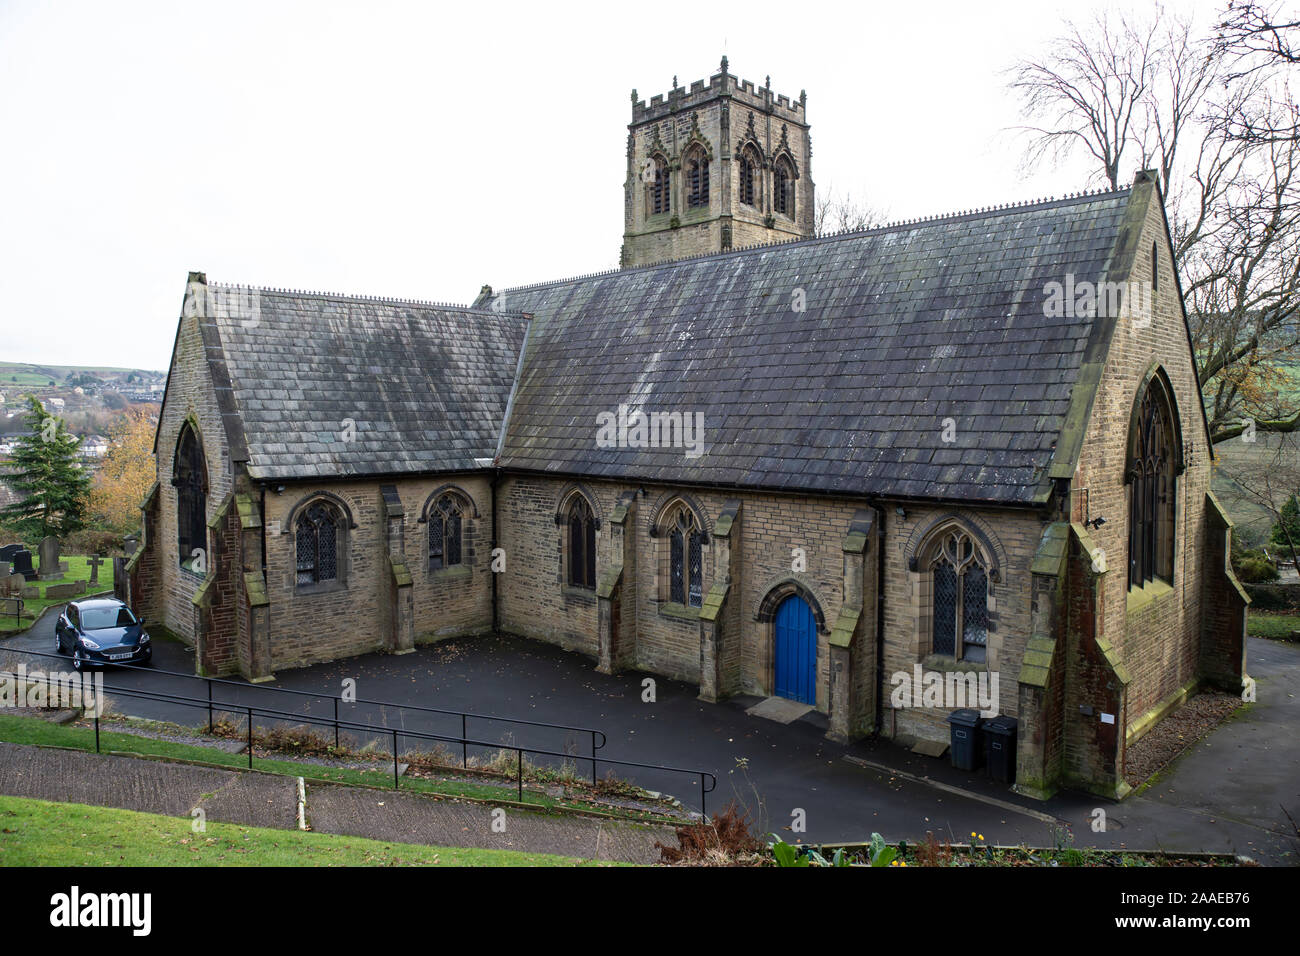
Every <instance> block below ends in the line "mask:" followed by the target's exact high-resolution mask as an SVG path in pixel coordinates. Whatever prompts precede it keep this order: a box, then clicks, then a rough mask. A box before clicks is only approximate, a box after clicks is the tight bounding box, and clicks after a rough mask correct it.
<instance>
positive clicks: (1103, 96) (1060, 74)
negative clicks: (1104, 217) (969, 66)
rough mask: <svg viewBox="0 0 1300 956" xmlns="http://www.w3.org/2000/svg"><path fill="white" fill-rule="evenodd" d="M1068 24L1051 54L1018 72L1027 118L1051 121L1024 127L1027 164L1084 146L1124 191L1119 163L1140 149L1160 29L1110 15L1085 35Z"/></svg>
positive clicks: (1027, 62)
mask: <svg viewBox="0 0 1300 956" xmlns="http://www.w3.org/2000/svg"><path fill="white" fill-rule="evenodd" d="M1065 27H1066V30H1065V33H1064V34H1063V35H1062V36H1060V37H1058V38H1057V39H1056V41H1054V42H1053V43H1052V48H1051V52H1050V53H1049V54H1048V55H1047V56H1045V57H1043V58H1041V59H1034V60H1024V61H1022V62H1020V63H1019V64H1017V65H1016V66H1015V67H1014V68H1013V71H1012V72H1013V76H1012V80H1011V88H1012V89H1013V90H1014V91H1016V92H1017V93H1019V94H1020V96H1021V98H1022V101H1023V108H1024V113H1025V115H1026V117H1030V118H1034V119H1039V120H1047V119H1050V120H1051V121H1052V122H1051V124H1050V125H1043V124H1041V123H1040V124H1030V125H1026V126H1023V127H1021V132H1023V133H1025V134H1027V135H1028V137H1029V144H1028V148H1027V150H1026V155H1025V162H1026V164H1027V165H1037V164H1038V163H1039V162H1042V161H1044V160H1049V161H1053V162H1054V161H1058V160H1060V159H1061V158H1063V157H1064V156H1065V155H1067V154H1069V153H1071V152H1073V151H1074V150H1076V149H1083V150H1085V151H1086V152H1088V153H1089V154H1091V156H1092V157H1093V159H1094V160H1095V161H1096V162H1097V165H1098V167H1099V168H1100V171H1101V175H1102V176H1103V177H1104V178H1105V179H1106V181H1107V182H1109V183H1110V186H1111V188H1112V189H1118V188H1119V177H1120V167H1121V163H1122V161H1123V158H1124V154H1125V152H1126V151H1128V150H1129V148H1130V147H1131V146H1135V142H1134V141H1135V126H1136V124H1137V123H1139V122H1141V120H1142V117H1143V114H1144V112H1145V110H1146V103H1147V91H1148V89H1149V88H1150V86H1151V84H1152V82H1153V68H1154V57H1155V51H1156V47H1157V36H1156V29H1155V27H1154V25H1152V26H1148V27H1142V26H1135V25H1134V24H1133V23H1132V22H1131V21H1130V20H1129V19H1128V18H1127V17H1124V16H1121V15H1116V14H1111V13H1099V14H1098V15H1097V17H1096V18H1095V20H1094V21H1093V23H1092V25H1091V27H1090V28H1088V29H1086V30H1085V29H1081V28H1080V27H1078V26H1076V25H1075V24H1073V23H1070V22H1068V21H1067V23H1066V24H1065Z"/></svg>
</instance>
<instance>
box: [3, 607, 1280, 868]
mask: <svg viewBox="0 0 1300 956" xmlns="http://www.w3.org/2000/svg"><path fill="white" fill-rule="evenodd" d="M53 620H54V616H53V615H46V617H44V618H43V619H42V620H41V621H39V622H38V623H37V625H36V626H35V627H33V628H32V630H30V631H28V632H27V633H26V634H23V635H19V636H17V637H14V638H11V639H9V640H7V641H4V642H3V643H0V650H3V651H18V650H21V649H30V650H37V651H46V652H48V651H50V650H51V649H52V648H53V643H54V637H53ZM1248 654H1249V670H1250V673H1251V674H1252V676H1254V677H1255V679H1256V680H1257V681H1258V682H1259V691H1258V697H1259V699H1258V703H1256V704H1254V705H1251V706H1249V707H1247V708H1244V709H1243V711H1240V712H1239V713H1238V715H1237V716H1236V717H1235V718H1233V719H1232V720H1230V721H1229V722H1228V723H1227V724H1226V725H1224V726H1223V727H1221V728H1220V729H1219V730H1218V731H1216V732H1215V733H1213V734H1211V735H1210V736H1209V737H1208V738H1206V739H1205V740H1203V741H1201V742H1200V743H1198V744H1197V745H1195V746H1194V747H1193V748H1191V750H1189V751H1188V752H1187V753H1185V754H1184V755H1183V757H1181V758H1180V759H1179V760H1178V761H1177V762H1176V764H1175V765H1174V766H1173V767H1172V768H1171V769H1167V770H1166V772H1165V774H1164V775H1163V776H1162V778H1161V779H1160V780H1159V781H1158V783H1157V784H1156V785H1155V786H1153V787H1152V788H1150V789H1149V790H1148V791H1147V792H1145V793H1143V794H1142V795H1140V796H1138V797H1131V798H1129V799H1128V800H1126V801H1125V802H1123V803H1121V804H1113V803H1108V802H1105V801H1099V800H1098V799H1097V798H1095V797H1089V796H1086V795H1079V794H1069V793H1067V794H1063V795H1058V796H1057V797H1055V798H1053V799H1052V800H1050V801H1047V802H1046V803H1040V802H1037V801H1033V800H1029V799H1026V798H1022V797H1020V796H1019V795H1017V794H1015V793H1013V792H1011V791H1010V790H1009V789H1008V788H1007V787H1006V786H1004V785H1001V784H995V783H993V782H992V781H990V780H988V779H987V778H986V777H983V776H980V775H973V774H968V773H963V772H961V771H956V770H954V769H953V768H952V767H951V766H950V765H949V764H948V763H946V762H945V761H940V760H934V759H931V758H926V757H920V756H916V755H913V754H911V753H910V752H908V751H904V750H902V749H901V748H899V747H896V746H894V745H893V744H892V743H890V742H888V741H884V740H878V741H872V740H868V741H863V742H860V743H857V744H854V745H851V746H849V747H844V746H840V745H837V744H833V743H830V742H829V741H827V740H826V739H825V738H824V737H823V736H822V735H823V733H824V731H825V722H824V718H821V717H820V716H819V715H816V714H810V715H808V716H807V717H804V718H800V719H798V720H796V721H794V722H793V723H791V724H788V725H787V724H780V723H776V722H774V721H770V720H765V719H762V718H759V717H754V716H750V715H748V714H746V713H745V708H746V707H748V706H750V705H752V704H753V703H755V702H756V699H755V698H734V699H731V700H728V701H725V702H723V703H720V704H707V703H703V702H701V701H699V700H698V699H697V698H696V694H697V691H696V689H695V688H694V687H693V686H690V685H687V684H682V683H679V682H676V681H670V680H667V679H665V678H662V677H654V678H652V679H653V680H654V687H655V694H654V700H653V701H652V702H646V701H644V700H643V684H642V681H643V680H644V679H646V678H647V677H649V676H650V675H646V674H641V673H637V672H626V673H623V674H618V675H613V676H610V675H604V674H600V673H597V672H596V670H595V669H594V666H593V664H592V662H591V661H590V660H589V659H587V658H585V657H582V656H581V655H577V654H571V653H567V652H565V651H562V650H560V649H559V648H556V647H553V646H551V645H548V644H543V643H539V642H535V641H528V640H523V639H520V638H514V637H509V636H495V637H482V638H473V639H464V640H452V641H444V642H442V643H439V644H434V645H428V646H423V647H421V648H419V649H417V651H416V652H415V653H413V654H409V655H405V656H401V657H393V656H389V655H382V654H372V655H366V656H363V657H359V658H353V659H349V660H345V661H339V662H334V663H329V664H320V665H315V666H312V667H307V668H299V669H296V670H288V671H282V672H279V673H278V674H277V675H276V677H277V680H276V681H275V682H273V683H272V684H270V685H266V684H264V685H256V686H254V685H249V684H246V683H243V682H232V683H230V684H217V685H214V688H215V690H214V699H215V701H216V705H215V706H216V707H217V709H218V710H220V709H221V708H222V705H223V704H225V705H227V706H229V707H231V708H232V709H233V708H234V707H237V706H254V707H265V708H268V709H272V710H277V711H283V712H286V713H287V714H292V715H301V716H304V717H305V716H314V717H316V718H318V719H321V720H326V721H328V720H329V719H330V718H331V715H332V713H333V707H334V701H333V699H332V695H337V694H338V693H339V691H340V689H341V688H342V687H343V681H344V680H345V679H349V678H350V679H352V680H355V681H356V692H357V694H358V696H360V697H362V698H368V699H371V700H383V701H395V702H401V703H409V704H416V705H422V706H425V707H436V708H441V709H443V710H447V711H461V710H469V711H473V712H476V713H482V714H492V715H501V716H507V717H510V718H516V719H522V720H528V721H542V722H554V723H563V724H567V725H573V726H576V727H582V728H595V729H598V730H600V731H602V732H603V733H604V734H605V735H607V737H608V743H607V745H606V746H605V747H604V748H603V749H602V750H601V751H600V755H601V756H603V757H607V758H613V759H622V760H629V761H637V762H643V763H651V764H659V765H668V766H673V767H681V768H688V769H697V768H698V769H703V770H708V771H712V772H713V773H715V774H716V775H717V778H718V785H717V790H716V791H715V792H714V793H712V794H710V795H709V797H708V809H709V811H710V813H712V812H714V811H716V810H718V809H720V808H721V807H722V806H723V805H724V804H725V803H727V802H728V801H729V800H731V799H736V800H737V801H738V802H739V803H740V804H741V805H742V806H744V807H745V808H746V809H748V811H749V812H750V814H751V816H752V817H753V819H754V824H755V829H756V830H758V831H760V832H778V833H780V834H781V835H782V836H783V837H784V838H785V839H787V840H794V839H802V840H803V841H804V842H822V841H827V842H829V841H839V840H844V841H849V840H865V839H868V838H869V837H870V835H871V833H872V832H873V831H878V832H880V833H882V834H884V835H885V836H886V837H888V838H890V839H900V838H901V839H907V840H913V841H915V840H920V839H924V837H925V834H926V833H927V831H933V832H934V833H935V834H936V836H938V837H939V838H940V839H943V838H945V837H947V838H948V839H952V840H953V841H954V842H964V841H965V840H966V839H967V838H968V837H969V835H970V833H971V832H972V831H974V832H976V833H979V834H982V835H983V836H984V838H985V839H986V840H987V841H988V842H989V843H995V844H1019V843H1028V844H1031V845H1038V846H1042V845H1052V843H1053V842H1054V840H1055V839H1057V836H1058V832H1059V831H1061V830H1063V829H1064V828H1067V827H1068V828H1069V830H1070V831H1071V832H1072V834H1073V840H1074V843H1075V845H1076V846H1088V845H1091V846H1102V847H1114V848H1122V847H1128V848H1131V849H1157V848H1163V849H1166V850H1182V851H1192V850H1209V851H1216V852H1235V853H1239V854H1244V855H1247V856H1251V857H1253V858H1255V859H1257V860H1259V861H1260V862H1269V863H1274V864H1283V865H1291V864H1294V863H1295V862H1296V859H1297V845H1298V842H1300V841H1297V839H1296V836H1295V831H1294V829H1293V828H1292V827H1291V824H1290V822H1289V821H1288V820H1287V817H1286V813H1287V812H1289V813H1290V814H1291V816H1292V817H1294V818H1295V819H1297V820H1300V711H1298V710H1297V698H1298V696H1300V648H1297V647H1294V646H1291V645H1285V644H1279V643H1275V642H1270V641H1262V640H1256V639H1251V640H1250V642H1249V646H1248ZM7 656H8V655H4V654H0V660H4V659H5V657H7ZM11 659H15V660H16V659H18V658H17V656H16V655H15V656H14V657H13V658H11ZM154 661H155V668H156V669H163V670H173V671H180V672H183V673H192V671H193V657H192V654H191V652H190V651H189V650H188V649H186V648H184V647H182V646H180V645H177V644H174V643H171V642H159V644H158V645H157V647H156V648H155V658H154ZM52 663H53V662H51V661H50V660H48V659H45V660H36V661H29V663H28V666H29V668H31V667H37V666H40V667H47V668H48V667H50V666H52ZM59 666H60V667H66V659H65V663H63V664H60V665H59ZM106 685H107V686H108V687H109V688H110V693H109V698H110V700H113V699H114V695H113V693H112V692H111V688H112V687H122V688H132V689H135V690H137V691H148V692H158V691H161V692H164V693H168V694H174V695H185V696H190V697H195V698H200V699H205V698H206V694H207V690H206V687H205V685H204V683H203V682H202V681H199V680H196V679H193V678H188V677H183V676H169V675H166V674H160V673H157V671H156V670H154V671H150V670H144V671H139V672H127V671H124V670H120V669H118V670H114V671H110V672H109V673H108V675H107V676H106ZM274 688H281V689H289V690H296V691H300V692H304V693H305V694H307V695H308V696H301V697H297V696H294V697H290V696H288V695H283V694H278V693H276V691H275V690H274ZM114 703H115V705H116V707H115V709H117V710H119V711H124V712H126V713H130V714H135V715H139V716H145V717H152V718H155V719H166V720H173V721H176V722H177V723H182V724H189V725H199V724H203V723H206V719H207V713H206V703H199V704H188V703H180V702H177V701H169V700H142V699H139V698H127V697H118V698H117V699H116V700H114ZM340 717H342V718H343V719H345V720H347V719H352V720H360V721H363V722H365V723H367V724H370V725H372V726H378V727H383V728H385V730H384V736H385V737H387V736H388V734H389V733H390V732H391V731H392V730H396V731H398V732H399V734H400V733H401V732H403V731H408V730H409V731H421V732H426V733H436V734H447V735H450V736H455V737H459V736H461V726H462V723H461V721H462V718H461V717H460V716H457V715H440V714H432V713H420V712H413V711H410V710H402V709H399V708H397V707H391V706H390V707H379V706H375V705H366V704H355V705H348V704H343V705H341V710H340ZM273 720H274V718H271V717H262V716H259V717H257V718H256V723H257V724H259V725H263V724H268V723H271V722H273ZM283 720H284V722H293V718H292V717H289V716H286V717H284V718H283ZM465 727H466V729H467V732H468V735H469V736H470V737H472V738H474V739H478V740H483V741H490V742H496V741H502V742H506V743H511V744H515V745H519V746H525V747H536V748H540V749H546V750H553V751H556V752H562V753H573V754H577V755H579V756H581V755H590V753H591V749H590V748H591V735H590V734H589V733H585V732H583V731H579V730H572V731H557V730H551V729H546V728H537V727H530V726H526V725H521V724H517V723H510V722H506V721H493V720H488V719H484V718H476V717H469V718H468V719H466V720H465ZM316 729H317V730H318V731H321V732H324V733H332V729H330V728H328V727H324V726H318V727H317V728H316ZM424 743H427V742H421V741H418V740H414V739H409V740H408V739H406V738H402V739H401V740H400V741H399V746H401V747H422V746H423V744H424ZM390 744H391V738H390ZM850 757H852V758H856V759H857V760H858V761H865V762H866V763H867V764H869V766H864V765H862V763H855V762H852V761H851V760H850V759H846V758H850ZM608 769H610V768H609V766H608V765H602V766H600V767H599V772H600V773H601V774H602V775H603V774H604V773H605V772H606V771H607V770H608ZM620 775H622V776H626V777H629V778H631V779H633V780H635V781H636V782H637V783H640V784H641V785H643V786H647V787H649V788H651V789H655V790H661V791H664V792H668V793H672V794H673V795H675V796H677V797H678V798H679V799H681V800H682V802H683V803H685V804H686V805H687V806H689V807H695V808H698V806H699V796H700V794H699V790H700V783H699V778H698V776H691V775H689V774H677V773H660V772H655V771H631V770H626V769H624V770H623V771H622V772H621V774H620ZM1099 805H1100V806H1102V807H1103V808H1104V809H1105V810H1106V813H1107V818H1108V823H1109V826H1108V827H1107V830H1106V832H1093V830H1092V828H1091V826H1090V824H1091V822H1092V820H1093V817H1094V810H1095V809H1096V808H1097V807H1098V806H1099ZM801 819H802V820H805V821H806V829H804V830H803V831H802V832H800V831H799V830H797V829H792V828H794V827H796V826H797V821H798V820H801Z"/></svg>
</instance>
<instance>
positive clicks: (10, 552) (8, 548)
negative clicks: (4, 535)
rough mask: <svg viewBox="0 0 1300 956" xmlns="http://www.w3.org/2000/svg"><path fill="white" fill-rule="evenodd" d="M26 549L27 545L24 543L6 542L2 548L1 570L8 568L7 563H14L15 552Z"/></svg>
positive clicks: (0, 549)
mask: <svg viewBox="0 0 1300 956" xmlns="http://www.w3.org/2000/svg"><path fill="white" fill-rule="evenodd" d="M26 550H27V546H26V545H22V544H6V545H5V546H4V547H3V548H0V572H4V571H7V570H8V568H6V567H5V565H7V564H11V563H13V560H14V555H15V554H17V553H18V552H19V551H26Z"/></svg>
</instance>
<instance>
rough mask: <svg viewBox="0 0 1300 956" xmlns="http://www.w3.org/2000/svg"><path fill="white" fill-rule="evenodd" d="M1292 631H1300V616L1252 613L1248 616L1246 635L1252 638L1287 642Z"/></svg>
mask: <svg viewBox="0 0 1300 956" xmlns="http://www.w3.org/2000/svg"><path fill="white" fill-rule="evenodd" d="M1292 631H1300V614H1285V613H1282V612H1274V611H1251V612H1250V613H1249V614H1248V615H1247V616H1246V633H1247V634H1249V635H1250V636H1251V637H1268V638H1272V639H1273V640H1275V641H1285V640H1287V639H1289V638H1290V636H1291V632H1292Z"/></svg>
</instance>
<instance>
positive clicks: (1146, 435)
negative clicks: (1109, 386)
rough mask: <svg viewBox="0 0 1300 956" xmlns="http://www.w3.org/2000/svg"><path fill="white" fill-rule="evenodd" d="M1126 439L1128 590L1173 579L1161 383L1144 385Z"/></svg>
mask: <svg viewBox="0 0 1300 956" xmlns="http://www.w3.org/2000/svg"><path fill="white" fill-rule="evenodd" d="M1132 428H1133V433H1132V434H1131V435H1130V436H1129V469H1128V477H1129V483H1130V485H1131V487H1130V488H1129V516H1128V563H1129V578H1128V586H1129V587H1130V588H1134V587H1139V588H1140V587H1144V586H1145V585H1146V584H1147V583H1148V582H1150V581H1154V580H1156V579H1157V578H1159V579H1161V580H1163V581H1165V582H1168V583H1172V582H1173V578H1174V477H1175V476H1174V466H1175V464H1176V458H1177V455H1176V454H1175V440H1174V413H1173V401H1172V398H1171V396H1170V395H1169V391H1168V389H1167V388H1166V387H1165V383H1164V379H1163V378H1162V377H1161V376H1159V375H1154V376H1152V377H1151V379H1150V380H1149V381H1148V382H1147V385H1146V387H1145V390H1144V392H1143V394H1142V398H1141V401H1140V402H1139V404H1138V409H1137V417H1136V418H1135V420H1134V422H1133V426H1132Z"/></svg>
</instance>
